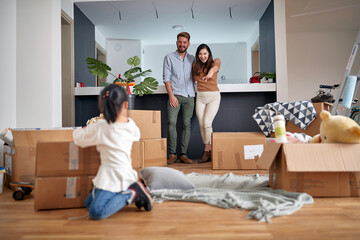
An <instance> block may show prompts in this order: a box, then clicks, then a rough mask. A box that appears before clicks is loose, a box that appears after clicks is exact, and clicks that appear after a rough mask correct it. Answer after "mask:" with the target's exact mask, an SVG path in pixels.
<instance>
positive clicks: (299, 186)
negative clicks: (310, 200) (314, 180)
mask: <svg viewBox="0 0 360 240" xmlns="http://www.w3.org/2000/svg"><path fill="white" fill-rule="evenodd" d="M304 184H305V182H304V173H296V192H304Z"/></svg>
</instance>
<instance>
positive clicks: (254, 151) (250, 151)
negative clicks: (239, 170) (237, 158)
mask: <svg viewBox="0 0 360 240" xmlns="http://www.w3.org/2000/svg"><path fill="white" fill-rule="evenodd" d="M263 151H264V145H262V144H259V145H244V158H245V160H250V159H255V156H259V157H260V156H261V154H262V152H263Z"/></svg>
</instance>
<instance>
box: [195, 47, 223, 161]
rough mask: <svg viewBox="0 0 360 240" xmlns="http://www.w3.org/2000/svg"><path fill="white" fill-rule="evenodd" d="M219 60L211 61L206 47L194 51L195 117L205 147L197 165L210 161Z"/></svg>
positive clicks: (216, 100)
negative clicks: (196, 91)
mask: <svg viewBox="0 0 360 240" xmlns="http://www.w3.org/2000/svg"><path fill="white" fill-rule="evenodd" d="M220 65H221V61H220V59H219V58H216V59H215V60H213V57H212V54H211V50H210V48H209V46H208V45H206V44H201V45H200V46H199V47H198V48H197V50H196V56H195V62H194V63H193V66H192V77H193V81H194V82H197V89H198V93H197V96H196V107H195V111H196V116H197V118H198V120H199V126H200V132H201V138H202V141H203V143H204V145H205V149H204V152H203V154H202V156H201V159H200V160H199V163H206V162H209V161H211V133H212V122H213V120H214V118H215V115H216V113H217V112H218V109H219V106H220V91H219V88H218V86H217V73H218V71H219V69H220Z"/></svg>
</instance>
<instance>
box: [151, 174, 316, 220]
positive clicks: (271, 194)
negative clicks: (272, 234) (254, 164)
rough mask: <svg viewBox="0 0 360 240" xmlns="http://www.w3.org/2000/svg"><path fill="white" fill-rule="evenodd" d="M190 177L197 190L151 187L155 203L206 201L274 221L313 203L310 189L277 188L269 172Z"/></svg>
mask: <svg viewBox="0 0 360 240" xmlns="http://www.w3.org/2000/svg"><path fill="white" fill-rule="evenodd" d="M186 177H187V178H188V179H189V180H190V181H191V182H192V183H193V184H194V185H195V187H196V188H195V189H193V190H175V189H162V190H152V191H150V193H151V195H152V197H153V200H154V202H155V203H160V202H163V201H169V200H175V201H189V202H204V203H208V204H210V205H213V206H217V207H221V208H242V209H247V210H250V212H249V214H248V216H247V217H248V218H255V219H257V220H259V221H260V222H264V221H266V222H270V219H271V218H272V217H276V216H283V215H290V214H292V213H294V212H296V211H297V210H299V209H300V208H301V207H302V206H303V204H311V203H313V198H312V197H311V196H310V195H308V194H306V193H293V192H286V191H283V190H273V189H271V188H269V187H268V179H269V176H268V175H247V176H238V175H234V174H232V173H228V174H225V175H207V174H199V173H190V174H187V175H186Z"/></svg>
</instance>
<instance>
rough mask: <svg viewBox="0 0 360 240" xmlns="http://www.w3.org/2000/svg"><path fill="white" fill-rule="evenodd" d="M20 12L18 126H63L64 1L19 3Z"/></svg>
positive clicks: (42, 0) (17, 33)
mask: <svg viewBox="0 0 360 240" xmlns="http://www.w3.org/2000/svg"><path fill="white" fill-rule="evenodd" d="M16 11H17V26H16V30H17V31H16V75H17V78H16V82H17V84H16V85H17V87H16V102H17V104H16V120H17V124H16V126H17V127H57V126H61V97H60V96H61V57H60V56H61V53H60V50H61V38H60V36H61V24H60V19H61V4H60V0H52V1H47V0H33V1H27V0H17V8H16Z"/></svg>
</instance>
